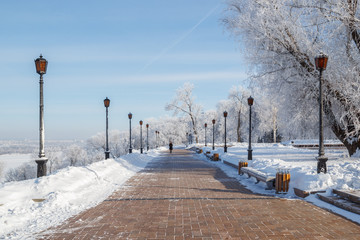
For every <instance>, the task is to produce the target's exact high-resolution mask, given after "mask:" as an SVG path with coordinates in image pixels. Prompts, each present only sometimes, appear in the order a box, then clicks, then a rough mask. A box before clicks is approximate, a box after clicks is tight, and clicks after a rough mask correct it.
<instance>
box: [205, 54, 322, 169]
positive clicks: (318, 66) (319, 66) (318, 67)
mask: <svg viewBox="0 0 360 240" xmlns="http://www.w3.org/2000/svg"><path fill="white" fill-rule="evenodd" d="M327 61H328V56H326V55H325V54H323V53H321V54H320V55H319V56H317V57H315V67H316V70H318V71H319V153H318V157H317V158H316V159H317V173H326V172H327V166H326V162H327V160H328V158H327V157H326V156H325V150H324V126H323V112H324V100H323V91H322V84H323V78H322V73H323V71H324V70H325V69H326V66H327ZM247 101H248V105H249V146H248V150H247V151H248V160H252V152H253V149H252V147H251V107H252V105H253V104H254V99H253V98H252V97H251V96H250V97H249V98H248V99H247ZM223 115H224V120H225V134H224V135H225V136H224V138H225V139H224V140H225V143H224V152H227V146H226V118H227V116H228V113H227V112H226V111H225V112H224V113H223ZM212 124H213V139H212V140H213V142H212V149H213V150H215V119H213V120H212ZM204 127H205V146H207V141H206V140H207V139H206V129H207V123H205V125H204Z"/></svg>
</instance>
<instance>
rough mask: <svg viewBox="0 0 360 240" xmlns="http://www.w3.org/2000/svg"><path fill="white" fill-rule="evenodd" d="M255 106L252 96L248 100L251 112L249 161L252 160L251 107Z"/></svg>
mask: <svg viewBox="0 0 360 240" xmlns="http://www.w3.org/2000/svg"><path fill="white" fill-rule="evenodd" d="M253 104H254V99H253V98H252V97H251V96H250V97H249V98H248V105H249V107H250V110H249V149H248V160H252V151H253V150H252V148H251V106H252V105H253Z"/></svg>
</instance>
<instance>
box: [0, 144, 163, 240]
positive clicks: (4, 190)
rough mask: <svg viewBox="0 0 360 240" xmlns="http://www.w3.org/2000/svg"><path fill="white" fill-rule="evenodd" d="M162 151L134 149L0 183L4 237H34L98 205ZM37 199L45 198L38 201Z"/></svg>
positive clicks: (1, 233) (0, 219)
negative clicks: (85, 164) (34, 176)
mask: <svg viewBox="0 0 360 240" xmlns="http://www.w3.org/2000/svg"><path fill="white" fill-rule="evenodd" d="M157 155H158V151H149V152H148V154H139V153H133V154H129V155H126V156H123V157H121V158H119V159H116V160H115V159H108V160H103V161H100V162H96V163H93V164H91V165H88V166H86V167H67V168H64V169H61V170H59V171H58V172H56V173H54V174H51V175H49V176H46V177H42V178H39V179H31V180H25V181H19V182H8V183H3V184H0V239H4V238H5V239H29V238H30V239H31V238H32V237H31V235H32V234H33V233H35V232H39V231H42V230H44V229H47V228H48V227H50V226H54V225H57V224H59V223H61V222H63V221H64V220H66V219H67V218H69V217H71V216H73V215H76V214H78V213H79V212H81V211H83V210H85V209H87V208H90V207H92V206H95V205H97V204H98V203H100V202H102V201H103V200H105V199H106V198H107V197H108V196H109V195H110V194H111V193H112V192H113V191H114V190H116V189H118V188H119V187H120V186H121V185H122V184H123V183H124V182H125V181H126V180H127V179H129V178H130V177H131V176H133V175H134V174H135V173H136V172H138V171H140V170H141V169H143V168H144V167H145V165H146V164H147V163H148V162H149V161H151V160H153V159H154V157H156V156H157ZM33 199H44V201H42V202H34V201H33Z"/></svg>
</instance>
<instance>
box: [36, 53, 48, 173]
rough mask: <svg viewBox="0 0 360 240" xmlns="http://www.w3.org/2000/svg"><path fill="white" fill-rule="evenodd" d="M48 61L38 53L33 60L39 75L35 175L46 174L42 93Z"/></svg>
mask: <svg viewBox="0 0 360 240" xmlns="http://www.w3.org/2000/svg"><path fill="white" fill-rule="evenodd" d="M47 65H48V61H46V59H45V58H43V57H42V55H41V54H40V57H39V58H37V59H36V60H35V67H36V72H37V73H38V74H39V75H40V82H39V83H40V121H39V122H40V126H39V131H40V138H39V140H40V144H39V145H40V147H39V158H38V159H37V160H35V162H36V163H37V177H42V176H46V162H47V161H48V159H47V158H46V157H45V151H44V143H45V134H44V93H43V85H44V80H43V75H44V74H46V70H47Z"/></svg>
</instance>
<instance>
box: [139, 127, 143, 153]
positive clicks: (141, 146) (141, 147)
mask: <svg viewBox="0 0 360 240" xmlns="http://www.w3.org/2000/svg"><path fill="white" fill-rule="evenodd" d="M139 123H140V153H143V139H142V125H143V121H142V120H140V122H139Z"/></svg>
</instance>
